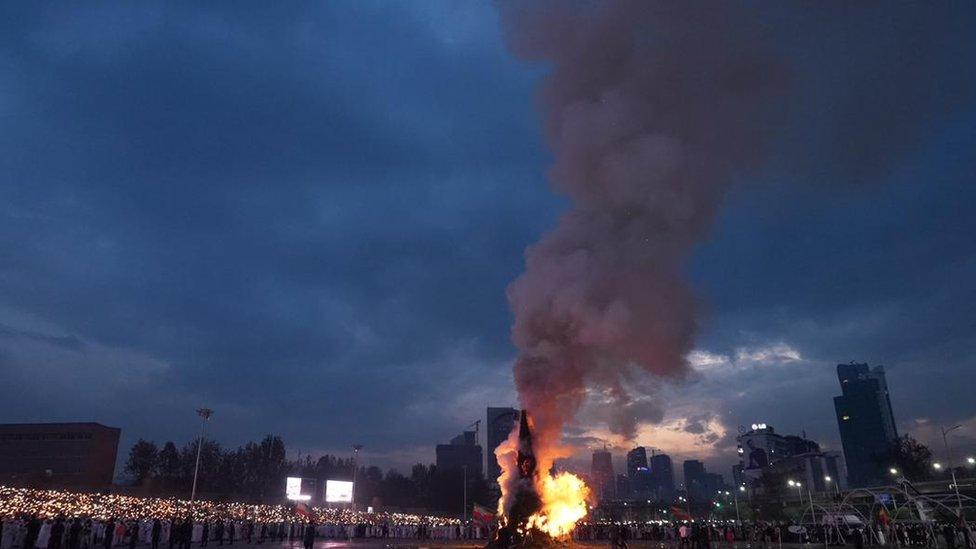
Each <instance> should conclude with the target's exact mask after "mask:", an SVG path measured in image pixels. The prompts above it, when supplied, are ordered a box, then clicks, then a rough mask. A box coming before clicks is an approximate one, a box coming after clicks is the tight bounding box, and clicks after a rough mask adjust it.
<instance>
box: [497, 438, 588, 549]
mask: <svg viewBox="0 0 976 549" xmlns="http://www.w3.org/2000/svg"><path fill="white" fill-rule="evenodd" d="M530 421H531V420H530ZM533 449H534V451H535V456H536V459H537V460H538V461H537V463H538V469H537V472H536V475H535V477H534V478H533V479H532V480H533V483H534V484H535V489H536V492H537V493H538V494H539V496H540V498H541V499H542V509H540V510H539V512H537V513H535V514H533V515H531V516H530V517H529V518H528V519H527V520H526V522H525V524H522V525H516V526H517V527H518V529H519V530H520V531H522V532H523V533H524V532H527V531H529V530H531V529H533V528H535V529H538V530H541V531H542V532H545V533H546V534H548V535H549V536H551V537H553V538H563V537H566V536H569V535H570V534H572V532H573V529H574V528H575V527H576V523H577V522H579V521H580V520H581V519H583V518H584V517H585V516H586V514H587V509H588V507H587V501H589V497H590V489H589V488H588V487H587V486H586V483H585V482H583V479H581V478H579V477H578V476H576V475H574V474H572V473H568V472H560V473H557V474H556V475H555V476H553V475H550V474H549V473H548V471H549V470H551V469H552V465H553V462H554V461H555V459H556V458H558V457H562V451H561V450H560V449H559V448H558V447H557V446H555V445H553V444H546V443H545V441H543V440H541V439H536V444H535V445H534V447H533ZM517 452H518V429H515V430H513V431H512V433H511V434H510V435H509V437H508V439H506V440H505V442H503V443H502V444H501V445H499V446H498V448H496V449H495V456H496V457H497V458H498V464H499V465H500V466H501V469H502V473H501V476H499V477H498V485H499V487H500V488H501V492H502V497H501V498H500V499H499V500H498V516H499V517H500V518H501V521H502V524H503V525H504V524H505V521H506V520H507V518H508V516H509V514H508V511H509V506H510V505H511V503H512V501H511V500H512V496H513V494H514V491H515V490H516V488H517V483H518V482H521V481H520V480H519V474H518V465H517V463H516V461H517V460H516V456H517Z"/></svg>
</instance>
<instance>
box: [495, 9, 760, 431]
mask: <svg viewBox="0 0 976 549" xmlns="http://www.w3.org/2000/svg"><path fill="white" fill-rule="evenodd" d="M564 6H566V4H560V3H551V4H549V3H543V4H532V5H531V6H529V7H526V6H525V5H524V4H517V5H507V6H505V8H504V9H503V15H504V17H505V21H506V24H507V30H508V32H509V40H510V42H511V44H512V45H513V48H514V49H515V50H516V51H517V53H519V54H520V55H522V56H524V57H526V58H528V59H539V60H544V61H545V62H546V63H547V64H548V65H549V66H550V68H551V72H550V73H549V74H548V76H547V77H546V78H545V81H544V84H543V87H542V89H541V104H542V108H543V110H544V115H545V130H546V136H547V139H548V141H549V144H550V146H551V148H552V151H553V153H554V165H553V166H552V170H551V172H550V179H551V181H552V184H553V186H554V187H555V188H556V189H557V190H558V191H559V192H561V193H564V194H565V195H567V196H568V197H569V198H570V199H571V201H572V206H571V208H570V210H569V211H568V212H566V213H565V214H564V215H563V216H562V218H561V219H560V220H559V223H558V226H556V227H555V228H554V229H553V230H552V231H550V232H549V233H547V234H546V235H545V236H544V237H543V238H542V240H541V241H540V242H538V243H536V244H535V245H533V246H531V247H530V248H529V250H528V251H527V252H526V263H527V268H526V271H525V273H524V274H523V275H522V276H521V277H519V278H518V279H517V280H516V281H514V282H513V283H512V284H511V286H510V287H509V290H508V296H509V302H510V305H511V307H512V310H513V311H514V315H515V325H514V328H513V339H514V342H515V344H516V346H517V347H518V349H519V351H520V355H519V358H518V360H517V363H516V365H515V381H516V385H517V387H518V391H519V395H520V399H521V404H522V406H523V407H525V408H526V409H528V410H530V411H531V412H532V414H533V417H534V420H535V426H536V429H537V433H538V435H539V436H540V438H542V440H543V444H546V445H551V444H555V442H556V439H558V437H559V436H560V435H561V432H562V428H563V426H564V423H565V422H566V421H567V420H569V419H571V418H573V417H574V416H575V414H576V412H577V411H578V410H579V409H580V407H581V406H582V404H583V403H584V401H585V400H586V398H587V397H588V394H589V393H591V392H597V393H599V394H600V396H601V398H605V399H608V400H609V401H610V403H611V407H612V410H613V412H612V420H611V422H610V427H611V429H612V430H613V431H614V432H616V433H618V434H620V435H622V436H624V437H627V438H633V437H634V434H635V430H636V419H637V418H636V417H635V413H634V410H633V407H634V402H635V400H634V397H633V395H632V394H631V390H630V389H629V387H628V386H629V385H630V383H629V382H628V380H629V379H630V378H631V376H632V375H633V374H635V373H640V372H642V371H643V372H646V373H650V374H653V375H657V376H667V377H681V376H683V375H684V374H686V373H687V371H688V364H687V362H686V359H685V357H686V355H687V353H688V352H689V351H690V350H691V349H692V345H693V343H694V336H695V332H696V304H695V300H694V297H693V295H692V293H691V291H690V289H689V287H688V283H687V282H686V281H685V278H684V273H683V271H684V268H685V263H686V260H687V259H688V257H689V254H690V252H691V251H692V249H693V248H694V246H695V245H696V243H698V242H699V241H701V239H702V238H703V236H704V235H705V234H706V232H707V230H708V228H709V225H710V224H711V223H712V221H713V219H714V217H715V213H716V209H717V208H718V206H719V204H720V202H721V200H722V197H723V195H724V194H725V193H726V190H727V188H728V186H729V185H730V182H731V180H732V176H733V175H734V174H735V173H737V172H738V171H739V170H740V169H741V168H743V167H745V166H748V165H750V164H751V163H752V162H753V161H754V160H755V159H756V157H757V149H758V145H759V139H758V135H757V132H758V131H759V125H757V124H756V123H755V118H756V116H757V112H758V111H759V109H760V107H761V104H762V102H763V101H765V100H767V99H768V97H769V95H770V94H771V93H772V92H773V91H774V88H775V84H774V83H775V82H776V81H777V78H776V76H775V73H774V71H773V67H774V63H773V62H772V60H771V59H770V58H769V57H767V56H766V55H764V54H763V51H762V49H761V48H759V47H757V43H756V40H755V38H754V35H751V34H750V33H749V27H750V22H749V21H747V20H745V19H743V18H742V17H740V16H739V14H736V13H732V12H728V11H725V10H723V9H721V8H720V7H719V6H718V5H716V4H709V5H708V8H707V9H697V8H696V7H695V6H693V5H690V4H687V3H675V4H673V5H671V6H667V7H654V6H652V5H650V4H647V3H644V2H636V3H630V2H618V3H614V4H601V3H596V4H595V5H591V6H590V7H580V6H579V5H575V6H576V8H575V9H565V8H564ZM702 6H703V7H704V5H702ZM703 36H708V37H709V39H708V40H697V38H700V37H703Z"/></svg>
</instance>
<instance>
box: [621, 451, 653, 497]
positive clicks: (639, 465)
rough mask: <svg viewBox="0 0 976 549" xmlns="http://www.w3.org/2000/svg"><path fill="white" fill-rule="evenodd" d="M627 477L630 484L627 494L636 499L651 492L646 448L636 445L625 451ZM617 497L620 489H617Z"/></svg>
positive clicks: (649, 494)
mask: <svg viewBox="0 0 976 549" xmlns="http://www.w3.org/2000/svg"><path fill="white" fill-rule="evenodd" d="M627 478H628V480H629V484H630V490H629V495H630V496H633V497H636V498H637V499H647V498H648V497H650V496H651V492H653V486H652V482H651V470H650V467H648V463H647V450H645V449H644V447H643V446H638V447H637V448H634V449H633V450H631V451H629V452H627ZM617 492H618V497H619V492H620V490H619V489H618V490H617Z"/></svg>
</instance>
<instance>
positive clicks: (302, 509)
mask: <svg viewBox="0 0 976 549" xmlns="http://www.w3.org/2000/svg"><path fill="white" fill-rule="evenodd" d="M295 513H297V514H299V515H301V516H302V517H304V518H305V520H311V518H312V513H311V512H310V511H309V510H308V505H305V504H304V503H298V504H295Z"/></svg>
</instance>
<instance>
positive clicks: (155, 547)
mask: <svg viewBox="0 0 976 549" xmlns="http://www.w3.org/2000/svg"><path fill="white" fill-rule="evenodd" d="M161 535H163V523H162V522H161V521H160V520H159V519H158V518H156V519H153V522H152V530H151V531H150V533H149V542H150V545H151V548H152V549H159V537H160V536H161Z"/></svg>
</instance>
